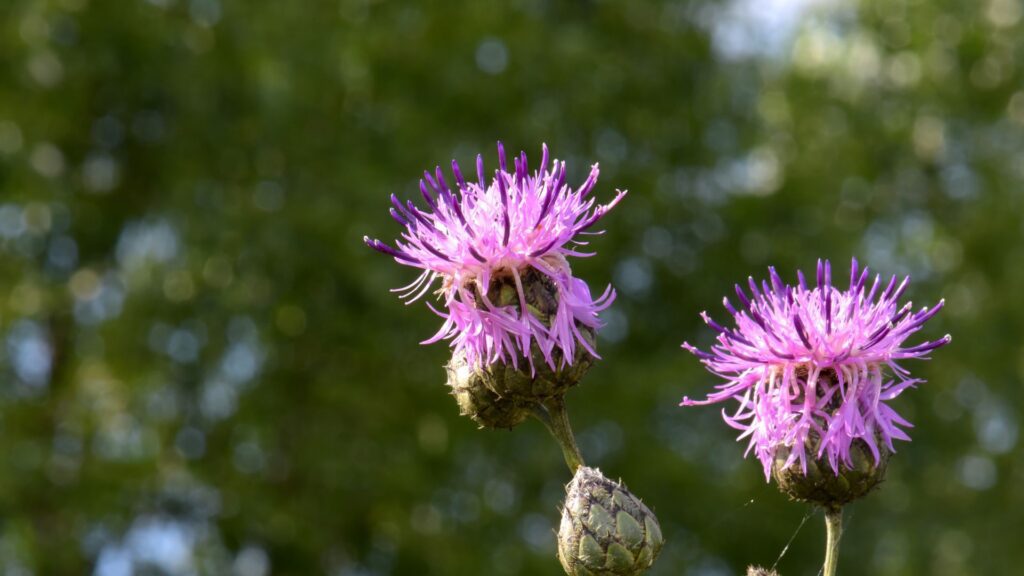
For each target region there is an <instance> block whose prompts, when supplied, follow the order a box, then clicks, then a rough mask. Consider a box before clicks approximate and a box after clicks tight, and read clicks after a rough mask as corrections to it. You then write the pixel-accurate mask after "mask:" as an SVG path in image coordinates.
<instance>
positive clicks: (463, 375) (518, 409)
mask: <svg viewBox="0 0 1024 576" xmlns="http://www.w3.org/2000/svg"><path fill="white" fill-rule="evenodd" d="M445 370H446V371H447V372H448V386H449V387H451V389H452V395H453V396H455V401H456V402H458V403H459V413H460V414H462V415H463V416H469V417H470V418H472V419H473V421H474V422H476V423H477V424H479V425H480V426H481V427H485V428H509V429H511V428H512V427H514V426H516V425H517V424H519V423H520V422H522V421H523V420H526V417H527V416H529V415H530V409H529V406H528V405H526V404H525V403H523V402H520V401H517V400H516V399H514V398H512V397H511V396H507V395H501V394H499V393H498V392H496V391H495V388H496V386H495V383H494V381H495V380H496V379H498V378H500V379H504V378H506V377H510V378H523V377H524V375H522V374H519V373H517V372H516V371H514V370H505V369H504V367H501V368H500V369H497V370H496V369H495V368H494V367H483V368H476V369H474V368H473V367H472V366H470V364H469V363H468V362H466V358H465V356H464V355H463V354H459V353H456V354H454V355H453V356H452V359H451V361H450V362H449V363H448V365H447V366H445Z"/></svg>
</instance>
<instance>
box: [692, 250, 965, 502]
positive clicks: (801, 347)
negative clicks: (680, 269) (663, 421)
mask: <svg viewBox="0 0 1024 576" xmlns="http://www.w3.org/2000/svg"><path fill="white" fill-rule="evenodd" d="M769 273H770V281H763V282H761V284H760V286H759V285H758V284H757V283H756V282H754V280H753V278H750V279H749V282H748V284H747V288H746V289H745V288H744V287H741V286H740V285H737V286H736V296H737V297H738V298H739V304H740V305H739V306H733V304H732V302H730V300H729V298H728V297H727V298H725V299H724V305H725V308H726V310H728V312H729V314H730V315H732V317H733V326H730V327H726V326H722V325H720V324H718V323H717V322H715V321H714V320H712V319H711V318H710V317H709V316H708V315H707V314H706V313H705V314H703V315H702V317H703V318H704V321H705V322H706V323H707V324H708V325H709V326H711V327H712V328H713V329H714V330H715V331H716V332H718V337H717V342H716V343H715V344H714V345H712V346H711V349H710V351H702V350H699V349H697V348H696V347H694V346H691V345H690V344H687V343H684V344H683V348H685V349H686V350H689V351H690V352H692V353H693V354H694V355H696V356H697V357H698V358H700V360H701V362H702V363H703V364H704V365H705V366H706V367H707V369H708V370H709V371H710V372H712V373H713V374H715V375H718V376H721V377H722V378H724V379H725V380H726V381H725V382H724V383H723V384H721V385H719V386H718V387H717V388H718V389H717V391H716V392H714V393H712V394H710V395H708V397H707V398H706V399H705V400H701V401H695V400H691V399H689V398H683V402H682V405H684V406H692V405H698V404H711V403H717V402H725V401H727V400H730V399H734V400H736V401H737V402H738V403H739V407H738V408H737V409H736V410H735V412H733V413H731V414H730V413H723V417H724V419H725V421H726V423H727V424H729V425H730V426H732V427H734V428H736V429H738V430H740V431H741V432H742V434H741V435H740V438H748V437H749V439H750V440H749V445H748V449H747V451H748V452H749V451H750V450H753V451H754V453H755V454H756V455H757V457H758V459H759V460H760V461H761V464H762V465H763V467H764V472H765V477H766V478H768V477H769V476H770V474H771V472H772V469H773V467H775V468H778V469H779V470H782V471H787V472H786V473H787V474H790V472H791V471H792V467H793V466H794V465H795V466H796V467H797V470H798V471H799V473H800V474H801V475H805V476H806V475H810V474H813V473H814V470H815V469H829V470H830V473H831V474H833V475H838V474H842V473H843V471H844V470H847V471H852V470H859V469H860V468H858V467H861V468H862V467H863V466H864V462H863V461H862V456H867V457H869V458H870V461H871V462H872V463H873V466H874V467H875V468H876V470H877V469H881V470H882V471H884V462H885V460H886V459H887V458H888V453H890V452H893V451H894V447H893V440H910V437H909V436H908V435H907V433H906V432H905V431H904V428H905V427H909V426H911V424H910V423H909V422H907V421H906V420H905V419H903V418H902V417H901V416H900V415H899V414H897V413H896V411H895V410H893V409H892V407H890V406H889V405H888V402H889V401H891V400H893V399H894V398H896V397H897V396H899V395H900V394H901V393H902V392H903V391H904V390H906V389H908V388H911V387H913V386H916V385H917V384H920V383H921V382H922V380H920V379H918V378H913V377H911V375H910V372H908V371H907V370H906V369H904V368H903V367H902V366H901V365H900V363H901V362H902V361H903V360H906V359H911V358H927V357H928V355H929V353H930V352H931V351H932V350H934V349H936V348H939V347H940V346H943V345H944V344H946V343H948V342H949V340H950V337H949V335H946V336H944V337H942V338H939V339H938V340H934V341H930V342H929V341H926V342H923V343H921V344H916V345H910V346H906V345H905V344H904V342H905V341H906V340H907V339H908V338H909V337H910V336H912V335H913V334H914V333H915V332H917V331H918V330H920V329H921V327H922V326H923V325H924V323H925V322H926V321H928V320H929V319H930V318H931V317H932V316H934V315H935V314H936V313H937V312H938V311H939V310H940V309H941V308H942V306H943V302H942V301H940V302H939V303H938V304H937V305H936V306H934V307H932V308H930V309H929V308H927V307H925V308H921V309H920V310H919V311H918V312H914V311H913V309H912V304H911V303H909V302H908V303H907V304H905V305H901V304H900V303H899V300H900V297H901V296H902V295H903V292H904V291H905V290H906V288H907V284H908V282H909V278H904V279H903V281H902V282H899V283H897V278H896V277H895V276H893V277H892V278H891V279H890V280H889V281H888V283H883V282H882V281H881V278H880V277H879V276H877V275H876V276H875V277H874V280H873V282H871V283H870V285H869V282H868V279H869V273H868V270H867V268H865V269H863V270H861V269H860V268H859V267H858V264H857V260H856V259H854V260H853V263H852V266H851V269H850V283H849V287H848V288H846V289H845V290H844V289H841V288H839V287H837V286H835V285H833V283H832V269H831V265H830V264H829V263H828V262H827V261H825V262H822V261H820V260H819V261H818V270H817V282H816V285H815V287H813V288H809V287H808V285H807V281H806V280H805V278H804V275H803V273H801V272H797V283H796V284H795V285H789V284H786V283H785V282H783V280H782V279H781V278H780V277H779V275H778V274H777V273H776V272H775V269H774V268H769ZM748 289H749V291H748ZM780 458H781V463H777V460H779V459H780ZM872 474H874V472H872ZM776 477H777V478H778V477H779V475H777V476H776ZM879 479H880V476H879ZM868 483H870V482H868ZM875 483H877V481H875ZM872 485H874V484H872ZM868 489H870V487H869V488H868Z"/></svg>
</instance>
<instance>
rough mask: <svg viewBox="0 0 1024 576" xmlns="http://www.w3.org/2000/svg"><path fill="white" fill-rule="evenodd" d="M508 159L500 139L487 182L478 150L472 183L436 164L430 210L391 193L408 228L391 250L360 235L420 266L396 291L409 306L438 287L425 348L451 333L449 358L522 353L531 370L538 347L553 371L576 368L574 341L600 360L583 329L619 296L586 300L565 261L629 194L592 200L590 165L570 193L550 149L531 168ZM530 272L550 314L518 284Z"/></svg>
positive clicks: (585, 290)
mask: <svg viewBox="0 0 1024 576" xmlns="http://www.w3.org/2000/svg"><path fill="white" fill-rule="evenodd" d="M513 162H514V164H513V169H512V171H509V170H508V167H507V163H506V159H505V151H504V147H503V146H502V144H501V143H500V142H499V143H498V165H499V169H498V170H496V171H495V173H494V177H493V179H492V180H491V182H490V184H488V183H487V181H486V180H485V174H484V164H483V157H482V156H479V155H478V156H477V160H476V176H477V180H476V181H475V182H472V181H468V180H466V179H465V178H464V177H463V174H462V171H461V170H460V169H459V166H458V164H457V163H456V162H455V161H452V175H453V176H454V183H455V186H454V188H452V187H450V186H449V185H448V182H447V181H446V180H445V177H444V174H443V173H442V171H441V168H440V167H437V169H436V170H435V171H434V173H433V174H431V173H430V172H424V175H423V179H422V180H420V192H421V193H422V196H423V200H424V203H425V205H426V208H423V209H421V208H420V207H418V206H416V205H415V204H413V202H411V201H406V202H404V203H403V202H402V201H400V200H399V199H398V198H397V197H395V196H394V195H392V196H391V203H392V205H393V207H392V208H391V216H392V217H393V218H394V219H395V220H397V221H398V223H399V224H401V225H402V226H404V227H405V230H404V231H403V232H402V234H401V237H400V238H399V239H398V240H396V241H395V243H394V246H390V245H388V244H385V243H383V242H381V241H380V240H375V239H370V238H366V237H364V241H365V242H366V243H367V244H368V245H369V246H370V247H371V248H373V249H375V250H377V251H379V252H383V253H384V254H387V255H389V256H392V257H394V259H395V261H396V262H398V263H399V264H403V265H406V266H411V267H414V268H419V269H421V270H422V271H423V272H422V273H421V274H420V275H419V277H418V278H417V279H416V280H415V281H414V282H413V283H412V284H410V285H408V286H406V287H405V288H401V289H398V290H396V291H397V292H400V293H401V297H402V298H403V299H405V300H407V301H408V302H413V301H415V300H417V299H419V298H421V297H422V296H423V295H424V294H426V293H427V292H429V291H430V290H431V289H432V288H434V287H435V286H437V285H438V284H440V288H439V290H438V294H439V295H440V297H441V299H442V300H443V303H444V306H443V308H442V309H438V308H435V307H434V306H432V305H430V304H429V303H428V306H429V307H430V308H431V310H433V311H434V312H435V313H436V314H437V315H438V316H440V317H441V318H443V319H444V323H443V325H442V326H441V329H440V330H438V331H437V333H436V334H435V335H434V336H433V337H431V338H430V339H428V340H426V341H425V342H423V343H424V344H429V343H432V342H437V341H439V340H443V339H450V340H451V347H452V348H453V350H454V352H455V354H456V355H461V356H462V357H464V359H465V361H466V362H468V363H469V364H470V365H472V366H475V367H480V366H484V365H488V364H492V363H495V362H499V361H503V362H510V363H512V364H513V366H518V363H519V361H520V359H523V358H525V359H526V362H527V363H528V364H529V365H530V368H531V371H532V369H533V368H534V359H533V351H534V348H536V350H537V351H538V352H539V356H540V358H541V359H543V361H544V363H545V364H547V365H548V366H549V367H550V368H552V369H555V368H556V367H557V366H556V365H565V364H572V363H573V362H574V361H575V360H576V358H577V351H578V347H582V348H583V349H584V350H585V351H586V352H587V353H589V354H590V355H592V356H594V357H597V352H596V350H595V349H594V347H593V344H592V343H591V342H592V339H590V340H591V341H588V338H586V337H585V336H584V332H585V331H586V330H595V329H597V328H599V327H600V326H601V322H600V320H599V319H598V313H599V312H600V311H602V310H604V309H605V308H607V307H608V306H609V305H610V304H611V302H612V300H613V299H614V298H615V292H614V291H613V290H612V288H611V286H609V287H608V288H606V289H605V291H604V293H603V294H602V295H601V296H600V297H598V298H594V297H593V296H591V293H590V288H589V287H588V286H587V284H586V283H585V282H584V281H583V280H580V279H579V278H576V277H574V276H573V275H572V270H571V269H570V267H569V262H568V261H567V260H566V258H567V257H571V256H591V255H592V253H584V252H580V247H581V246H585V245H586V244H587V243H586V242H584V241H582V240H580V239H579V236H580V235H584V234H598V233H599V232H591V231H590V229H591V227H593V226H594V224H596V223H597V221H598V220H600V219H601V217H602V216H604V214H605V213H606V212H608V211H609V210H610V209H611V208H612V207H614V206H615V205H616V204H617V203H618V202H619V201H620V200H621V199H622V197H623V196H624V195H625V192H622V191H619V192H618V193H617V194H616V195H615V197H614V198H613V199H612V201H611V202H609V203H608V204H604V205H601V204H597V203H596V201H595V199H594V198H593V197H591V196H590V193H591V191H592V190H593V188H594V185H595V184H596V183H597V177H598V167H597V165H596V164H595V165H593V166H592V167H591V170H590V175H589V177H588V178H587V179H586V181H585V182H584V183H583V184H582V185H581V186H580V187H579V188H577V189H576V190H573V189H572V188H570V187H569V186H568V185H567V184H566V167H565V162H564V161H562V162H560V161H558V160H554V161H553V162H552V164H551V166H550V167H549V165H548V149H547V146H546V145H545V146H544V147H543V153H542V158H541V163H540V167H539V169H538V170H536V171H534V172H530V170H529V167H528V165H527V160H526V153H525V152H524V153H521V154H520V155H519V156H518V157H516V158H514V160H513ZM530 271H535V272H537V273H538V274H539V276H541V277H543V279H544V280H545V282H546V283H548V284H549V285H550V287H551V289H552V291H553V294H552V295H550V296H551V297H550V298H548V299H549V300H550V301H551V309H550V310H549V311H544V310H540V309H538V308H537V307H536V306H535V305H533V304H531V300H533V301H536V298H531V297H530V292H531V291H533V290H536V287H531V286H528V285H524V281H523V280H524V276H525V275H526V274H528V273H529V272H530ZM506 292H508V294H507V295H506V296H507V297H506V298H502V297H501V296H502V295H503V294H505V293H506ZM496 299H497V300H498V301H496Z"/></svg>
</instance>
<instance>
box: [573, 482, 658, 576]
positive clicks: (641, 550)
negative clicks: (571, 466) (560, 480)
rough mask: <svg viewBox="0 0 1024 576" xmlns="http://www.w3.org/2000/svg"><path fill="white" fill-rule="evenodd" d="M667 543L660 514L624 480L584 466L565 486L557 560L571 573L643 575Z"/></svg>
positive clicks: (579, 575) (605, 575) (574, 575)
mask: <svg viewBox="0 0 1024 576" xmlns="http://www.w3.org/2000/svg"><path fill="white" fill-rule="evenodd" d="M664 543H665V541H664V539H663V538H662V535H661V527H660V526H659V525H658V519H657V518H656V517H655V516H654V513H653V512H651V511H650V509H649V508H647V506H645V505H644V503H643V502H641V501H640V499H639V498H637V497H636V496H634V495H633V493H632V492H630V491H629V490H628V489H627V488H626V486H625V485H624V484H622V483H621V482H612V481H611V480H609V479H607V478H605V476H604V475H603V474H601V471H600V470H598V469H596V468H588V467H586V466H580V467H579V469H577V470H576V475H575V476H574V477H573V479H572V482H570V483H569V486H567V487H566V496H565V506H564V507H563V508H562V523H561V525H560V526H559V529H558V559H559V560H560V561H561V562H562V567H563V568H565V572H566V574H569V575H570V576H638V575H640V574H643V573H644V572H645V571H647V569H648V568H650V567H651V564H653V563H654V560H655V558H657V557H658V553H659V552H661V547H662V545H663V544H664Z"/></svg>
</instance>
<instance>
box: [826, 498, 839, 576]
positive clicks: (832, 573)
mask: <svg viewBox="0 0 1024 576" xmlns="http://www.w3.org/2000/svg"><path fill="white" fill-rule="evenodd" d="M825 531H826V542H825V567H824V569H823V576H836V566H838V565H839V539H840V538H842V537H843V509H842V508H826V509H825Z"/></svg>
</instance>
